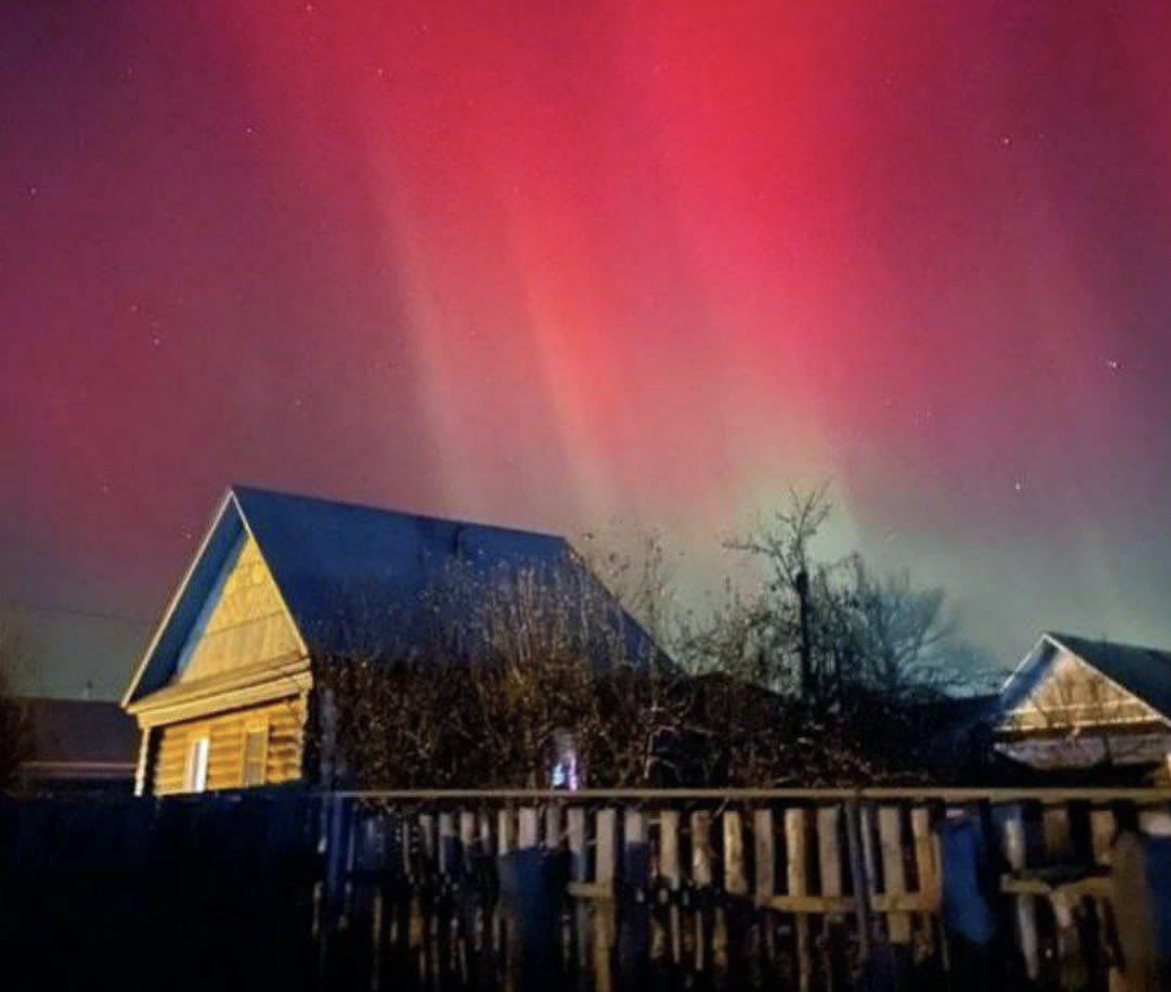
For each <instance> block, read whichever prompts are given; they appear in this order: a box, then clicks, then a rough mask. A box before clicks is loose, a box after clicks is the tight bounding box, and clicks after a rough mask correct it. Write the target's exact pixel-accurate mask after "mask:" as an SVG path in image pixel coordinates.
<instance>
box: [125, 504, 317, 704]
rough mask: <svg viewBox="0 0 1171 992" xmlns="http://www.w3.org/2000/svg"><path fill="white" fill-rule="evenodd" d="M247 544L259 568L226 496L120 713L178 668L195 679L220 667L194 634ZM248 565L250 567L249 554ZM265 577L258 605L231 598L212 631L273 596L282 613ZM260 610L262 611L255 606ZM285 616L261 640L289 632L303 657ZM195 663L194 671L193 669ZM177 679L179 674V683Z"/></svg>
mask: <svg viewBox="0 0 1171 992" xmlns="http://www.w3.org/2000/svg"><path fill="white" fill-rule="evenodd" d="M249 543H251V545H252V547H253V548H256V555H257V557H258V558H259V559H260V564H261V565H264V561H263V555H262V554H261V553H260V550H259V547H258V546H257V545H256V542H255V538H254V535H252V534H251V533H250V531H249V529H248V526H247V523H246V521H245V519H244V515H243V513H242V512H241V509H240V505H239V503H238V501H237V499H236V496H235V493H233V492H232V491H229V492H228V493H227V495H226V496H225V497H224V499H223V500H222V502H221V503H220V506H219V509H218V510H217V512H216V515H215V517H214V519H213V521H212V524H211V526H210V527H209V529H208V531H207V534H206V536H205V537H204V540H203V543H202V544H201V545H200V547H199V550H198V551H197V552H196V554H195V558H194V560H193V561H192V563H191V566H190V567H189V568H188V570H187V574H186V575H185V576H184V577H183V581H182V582H181V583H180V585H179V588H178V590H177V591H176V593H175V595H174V597H173V598H172V599H171V602H170V604H169V605H168V607H167V610H166V612H165V614H164V616H163V620H162V622H161V623H160V624H159V626H158V628H157V630H156V631H155V634H154V637H153V638H152V639H151V642H150V644H149V646H148V647H147V650H146V653H145V654H144V656H143V659H142V662H141V663H140V664H139V667H138V671H137V672H135V675H134V678H133V679H132V680H131V683H130V687H129V689H128V690H127V692H126V695H125V696H124V697H123V699H122V705H123V706H124V707H125V706H129V705H130V704H131V703H134V702H136V701H137V700H139V699H141V698H142V697H143V696H146V695H149V694H150V693H152V692H156V691H158V690H159V689H161V688H163V687H164V686H166V685H168V684H169V683H170V682H172V681H173V680H174V679H175V676H176V673H177V672H179V671H180V669H181V667H182V668H186V669H187V671H188V672H189V673H190V677H191V678H194V677H196V675H197V673H198V672H200V671H201V670H202V671H204V673H205V674H210V671H209V670H210V669H212V668H218V667H219V665H218V662H216V661H213V658H214V656H215V655H216V654H217V652H216V651H214V650H202V651H201V650H200V649H199V641H200V640H201V639H200V638H199V636H198V633H197V632H198V631H199V630H201V629H202V630H204V631H205V632H206V630H207V625H208V623H209V622H210V621H211V620H212V617H213V615H214V614H215V613H216V605H217V604H219V603H220V601H221V599H222V594H223V592H224V587H225V585H226V584H227V580H228V578H229V577H230V576H231V574H232V571H233V569H232V566H233V564H235V563H236V562H237V560H238V559H239V557H240V556H241V554H242V552H243V550H244V549H245V547H247V546H248V545H249ZM249 559H250V560H252V561H255V559H253V558H252V554H251V553H250V554H249ZM252 571H253V572H254V570H252ZM264 574H265V576H267V579H268V581H269V582H270V583H271V585H269V586H268V587H267V588H266V589H265V591H264V593H263V594H261V596H259V597H257V601H258V603H257V604H241V603H239V602H236V601H235V600H236V597H232V599H233V603H232V604H230V605H229V604H225V605H224V609H223V610H222V611H221V612H220V615H219V616H218V617H216V620H215V623H216V628H217V629H221V630H222V629H224V627H225V626H226V621H227V620H228V618H229V616H231V615H239V613H240V612H241V610H243V611H245V612H247V611H250V610H251V611H253V612H254V611H255V610H256V609H257V608H258V604H265V603H267V604H271V602H272V598H273V596H275V597H276V599H277V600H278V601H280V602H281V604H282V607H284V605H285V604H284V603H283V600H282V599H281V596H280V591H279V587H277V586H276V583H275V581H274V580H273V579H272V575H271V572H269V570H268V568H267V566H266V565H264ZM259 608H261V609H266V608H267V607H266V606H264V605H259ZM284 614H285V617H284V619H285V621H286V624H287V627H286V629H285V630H282V631H280V633H279V634H277V633H276V632H275V631H276V630H278V629H279V626H278V625H277V624H273V625H272V626H271V627H270V629H269V632H268V633H267V635H266V636H269V637H271V638H272V640H271V641H270V642H269V643H275V642H276V641H278V640H279V641H280V642H281V643H282V644H287V643H290V641H289V638H288V637H287V634H288V633H290V632H291V635H292V643H294V644H295V645H296V650H297V651H298V652H299V653H301V654H304V653H305V645H304V641H303V639H302V638H301V637H300V633H299V631H297V629H296V627H295V624H294V622H293V620H292V617H291V614H290V613H289V612H288V610H287V608H285V609H284ZM193 635H194V636H193ZM208 647H210V645H209V646H208ZM257 660H260V659H257ZM196 662H198V665H197V666H196V667H194V668H192V667H191V666H192V665H193V664H194V663H196ZM182 677H183V675H182V674H180V678H182Z"/></svg>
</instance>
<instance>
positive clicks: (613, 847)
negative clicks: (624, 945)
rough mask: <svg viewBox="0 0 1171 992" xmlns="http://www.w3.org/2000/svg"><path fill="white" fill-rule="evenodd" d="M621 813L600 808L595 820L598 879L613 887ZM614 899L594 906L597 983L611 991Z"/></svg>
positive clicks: (598, 987) (600, 989)
mask: <svg viewBox="0 0 1171 992" xmlns="http://www.w3.org/2000/svg"><path fill="white" fill-rule="evenodd" d="M617 823H618V821H617V813H616V811H615V810H614V809H613V808H612V807H608V808H605V809H600V810H598V811H597V813H596V815H595V820H594V840H595V847H594V881H595V882H596V883H597V884H598V885H602V886H609V887H610V889H611V890H613V886H614V878H615V873H616V871H617V865H618V841H617ZM616 931H617V918H616V916H615V907H614V903H613V900H609V901H607V902H604V903H597V904H595V907H594V968H593V971H594V987H595V988H596V990H597V992H611V990H612V989H613V987H614V971H613V956H614V955H613V951H614V943H615V940H616V937H617V932H616Z"/></svg>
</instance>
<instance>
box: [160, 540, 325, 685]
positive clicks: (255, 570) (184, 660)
mask: <svg viewBox="0 0 1171 992" xmlns="http://www.w3.org/2000/svg"><path fill="white" fill-rule="evenodd" d="M302 651H303V649H302V645H301V639H300V636H299V635H298V633H297V628H296V625H295V624H294V623H293V619H292V617H291V616H290V615H289V611H288V610H287V608H286V607H285V604H284V602H283V600H282V599H281V595H280V590H279V589H278V588H277V584H276V581H275V580H274V579H273V576H272V572H271V571H270V570H269V568H268V565H267V564H266V563H265V561H264V557H263V556H262V555H261V553H260V548H259V546H258V545H257V543H256V540H255V538H253V537H252V536H251V535H250V534H248V533H247V532H245V533H244V534H243V535H241V538H240V540H239V542H238V544H237V546H236V548H234V549H233V551H232V553H231V554H230V555H229V557H228V559H227V561H226V562H225V563H224V567H223V571H222V574H221V576H220V579H219V581H217V582H216V584H215V585H214V586H213V587H212V590H211V592H210V593H209V595H208V598H207V601H206V602H205V604H204V608H203V610H201V612H200V615H199V617H198V619H197V620H196V622H195V625H194V626H193V628H192V630H191V633H190V634H189V635H188V639H187V642H186V643H185V644H184V646H183V649H182V650H181V651H180V653H179V659H178V662H177V664H176V674H175V677H174V679H173V681H174V682H175V683H189V682H193V681H197V680H199V679H205V678H209V677H214V676H217V675H222V674H224V673H225V672H228V671H230V670H232V669H235V668H240V667H243V666H246V665H250V664H255V663H257V662H264V661H276V660H278V659H284V658H288V657H289V656H290V655H293V656H295V655H298V654H300V653H302Z"/></svg>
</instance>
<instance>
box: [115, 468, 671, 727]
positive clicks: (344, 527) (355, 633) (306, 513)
mask: <svg viewBox="0 0 1171 992" xmlns="http://www.w3.org/2000/svg"><path fill="white" fill-rule="evenodd" d="M245 534H247V535H250V536H251V537H252V538H253V539H254V540H255V541H256V544H257V546H258V547H259V549H260V553H261V555H262V556H263V558H264V560H265V562H266V564H267V565H268V568H269V571H270V572H271V574H272V576H273V579H274V581H275V582H276V585H277V588H278V590H279V592H280V595H281V598H282V599H283V601H284V604H285V606H286V607H287V609H288V612H289V616H290V618H291V619H292V621H293V623H294V625H295V627H296V628H297V631H298V633H299V635H300V638H301V641H302V646H303V648H304V650H305V653H306V654H312V655H314V656H320V655H331V654H334V655H343V654H346V653H349V652H351V651H354V650H359V649H363V650H364V649H370V648H373V649H375V650H379V651H383V652H392V651H393V652H410V651H412V650H415V649H419V648H421V647H422V646H423V645H425V644H426V643H427V642H426V636H427V633H428V629H429V628H428V624H429V623H434V622H436V619H437V618H436V617H435V616H434V615H433V614H431V613H429V612H428V611H426V610H423V609H421V608H420V606H421V600H422V597H424V595H425V594H426V592H427V590H429V589H431V588H433V587H434V586H435V584H436V583H438V582H441V581H442V580H443V578H444V576H445V574H449V573H448V570H449V569H450V568H451V567H452V565H453V564H455V563H458V564H459V565H460V566H461V567H465V568H468V569H470V571H471V572H472V573H473V574H474V575H475V576H477V577H480V578H489V577H493V576H495V575H497V574H499V573H501V572H502V571H510V572H512V574H515V573H516V570H518V569H521V568H548V569H554V568H557V569H561V568H566V567H568V568H570V569H571V570H573V572H574V573H575V574H576V575H580V576H581V577H582V578H583V579H584V580H585V581H588V582H591V583H593V584H595V585H596V586H597V587H598V588H599V589H600V588H601V583H600V582H599V581H598V580H597V579H596V578H595V577H593V575H592V573H590V572H589V570H588V568H586V566H585V565H584V563H583V562H582V561H581V560H580V559H579V558H578V556H577V555H576V554H575V553H574V552H573V550H572V548H571V547H570V546H569V544H568V543H567V542H566V541H565V540H564V538H561V537H556V536H552V535H548V534H540V533H536V532H532V531H521V530H512V529H509V528H504V527H493V526H487V525H483V524H475V523H467V522H464V521H458V520H448V519H442V518H437V517H428V516H421V515H417V514H410V513H401V512H397V511H392V510H382V509H376V508H374V507H369V506H360V505H356V504H351V503H340V502H336V501H333V500H325V499H318V498H315V497H310V496H300V495H294V494H290V493H279V492H273V491H270V490H264V489H255V488H251V487H245V486H233V487H232V488H231V489H229V491H228V493H227V495H226V496H225V497H224V499H223V501H222V503H221V504H220V508H219V510H218V512H217V514H216V517H215V519H214V521H213V523H212V525H211V528H210V530H209V531H208V534H207V536H206V538H205V539H204V542H203V545H202V546H201V547H200V549H199V551H198V552H197V554H196V556H195V560H194V561H193V562H192V564H191V567H190V569H189V570H188V573H187V576H186V577H185V578H184V580H183V582H182V584H181V585H180V587H179V590H178V592H177V593H176V594H175V597H174V599H173V600H172V602H171V605H170V607H169V608H168V610H167V613H166V615H165V617H164V619H163V621H162V623H161V624H160V626H159V629H158V631H157V632H156V634H155V637H154V639H153V640H152V641H151V644H150V646H149V647H148V649H147V652H146V655H145V657H144V658H143V661H142V664H141V665H140V666H139V669H138V672H137V673H136V675H135V677H134V679H133V681H132V682H131V685H130V688H129V690H128V691H127V693H126V696H125V699H124V700H123V705H128V704H129V703H131V702H133V701H135V700H137V699H139V698H141V697H142V696H144V695H147V694H149V693H151V692H154V691H155V690H157V689H160V688H162V687H163V686H164V685H166V684H167V683H168V681H169V680H170V679H171V677H172V675H173V674H174V671H175V665H176V663H177V661H178V658H179V655H180V653H181V651H182V649H183V646H184V644H185V643H186V641H187V638H188V636H189V634H190V632H191V630H192V628H193V626H194V625H195V623H196V621H197V619H198V617H199V615H200V611H201V610H202V608H203V606H204V604H205V602H206V601H207V599H208V597H209V596H210V595H211V594H212V592H213V590H214V588H215V586H216V584H217V581H218V580H219V577H220V575H221V573H222V571H223V567H224V563H225V562H226V561H227V560H228V558H229V556H230V555H231V554H232V551H233V549H234V548H235V547H236V546H237V545H238V543H239V541H240V540H241V539H242V537H243V536H244V535H245ZM606 595H607V596H608V594H606ZM622 617H623V621H622V622H623V625H624V631H623V633H624V637H625V640H626V644H627V647H628V649H630V650H631V651H632V653H633V652H637V651H638V650H639V649H640V648H643V647H647V646H649V647H651V648H652V649H653V644H652V642H651V641H650V638H649V636H648V635H647V634H646V633H645V632H644V631H643V630H642V629H641V628H640V627H639V626H638V625H637V624H636V623H635V622H634V621H633V619H631V618H630V617H628V616H627V615H626V614H625V613H623V614H622ZM442 619H443V618H442V617H440V618H438V621H439V622H442ZM447 619H449V620H450V619H452V618H451V617H448V618H447ZM654 650H655V652H656V653H657V649H654Z"/></svg>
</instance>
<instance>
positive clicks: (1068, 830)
mask: <svg viewBox="0 0 1171 992" xmlns="http://www.w3.org/2000/svg"><path fill="white" fill-rule="evenodd" d="M1041 824H1042V829H1043V833H1044V835H1045V853H1046V856H1047V857H1048V859H1049V861H1050V863H1051V864H1066V863H1068V862H1070V861H1071V860H1072V859H1073V829H1072V827H1071V825H1070V817H1069V807H1068V806H1066V805H1065V804H1064V803H1062V804H1060V805H1058V804H1050V805H1048V806H1045V807H1044V808H1043V809H1042V811H1041Z"/></svg>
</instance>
